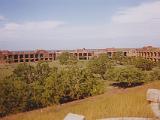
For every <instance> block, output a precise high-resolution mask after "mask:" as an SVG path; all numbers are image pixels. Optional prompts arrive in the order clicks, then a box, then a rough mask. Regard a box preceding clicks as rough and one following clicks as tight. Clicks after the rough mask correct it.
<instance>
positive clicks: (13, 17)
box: [0, 0, 160, 50]
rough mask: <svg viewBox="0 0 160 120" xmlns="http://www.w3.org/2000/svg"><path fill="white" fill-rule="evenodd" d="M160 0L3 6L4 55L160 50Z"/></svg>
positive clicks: (59, 0) (31, 0) (31, 1)
mask: <svg viewBox="0 0 160 120" xmlns="http://www.w3.org/2000/svg"><path fill="white" fill-rule="evenodd" d="M159 31H160V1H159V0H0V49H9V50H30V49H76V48H84V47H85V48H107V47H142V46H144V45H153V46H158V47H159V46H160V33H159Z"/></svg>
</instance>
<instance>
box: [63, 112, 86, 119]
mask: <svg viewBox="0 0 160 120" xmlns="http://www.w3.org/2000/svg"><path fill="white" fill-rule="evenodd" d="M64 120H85V117H84V116H83V115H77V114H73V113H68V114H67V115H66V117H65V118H64Z"/></svg>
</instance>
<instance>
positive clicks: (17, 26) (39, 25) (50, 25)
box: [2, 21, 64, 31]
mask: <svg viewBox="0 0 160 120" xmlns="http://www.w3.org/2000/svg"><path fill="white" fill-rule="evenodd" d="M63 24H64V23H63V22H61V21H36V22H35V21H34V22H24V23H6V24H5V25H4V28H2V29H4V30H15V31H19V30H20V31H21V30H29V31H32V30H51V29H54V28H56V27H59V26H60V25H63Z"/></svg>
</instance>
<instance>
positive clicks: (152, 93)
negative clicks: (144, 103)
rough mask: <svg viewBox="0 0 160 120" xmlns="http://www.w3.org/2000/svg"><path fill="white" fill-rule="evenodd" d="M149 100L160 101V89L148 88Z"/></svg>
mask: <svg viewBox="0 0 160 120" xmlns="http://www.w3.org/2000/svg"><path fill="white" fill-rule="evenodd" d="M147 100H148V101H150V102H158V103H160V90H157V89H148V91H147Z"/></svg>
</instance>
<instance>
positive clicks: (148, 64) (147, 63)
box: [135, 58, 154, 71]
mask: <svg viewBox="0 0 160 120" xmlns="http://www.w3.org/2000/svg"><path fill="white" fill-rule="evenodd" d="M135 67H137V68H140V69H141V70H146V71H149V70H152V68H153V67H154V63H153V62H152V61H151V60H147V59H144V58H137V59H136V61H135Z"/></svg>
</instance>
